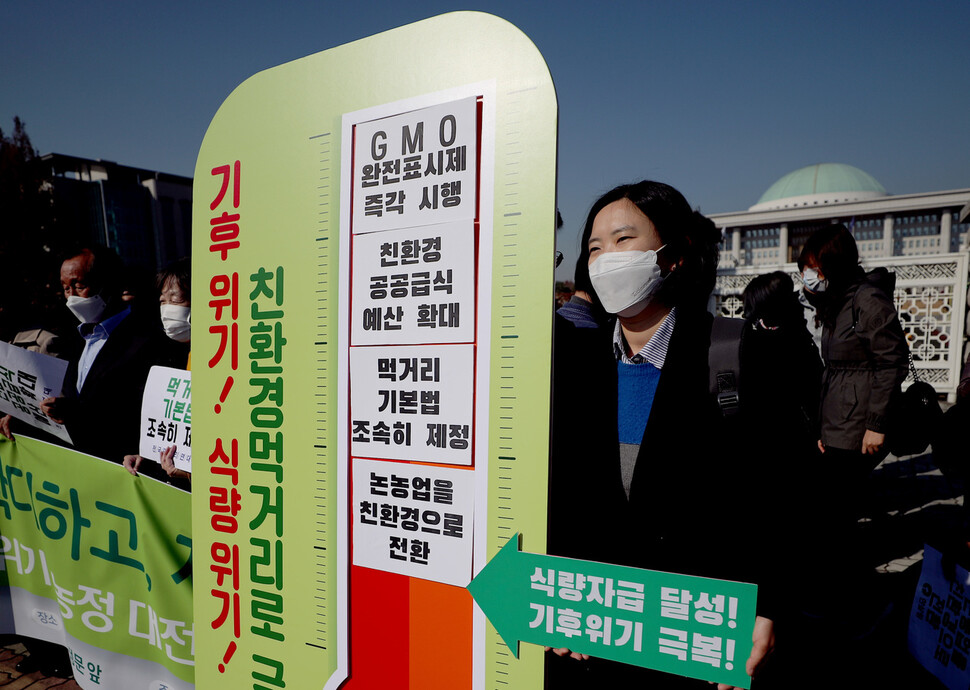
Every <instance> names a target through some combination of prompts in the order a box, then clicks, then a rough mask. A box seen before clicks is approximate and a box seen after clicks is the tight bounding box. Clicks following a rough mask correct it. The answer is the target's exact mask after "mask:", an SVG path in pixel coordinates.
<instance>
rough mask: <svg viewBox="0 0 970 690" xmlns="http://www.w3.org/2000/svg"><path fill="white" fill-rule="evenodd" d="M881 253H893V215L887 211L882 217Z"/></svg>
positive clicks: (889, 254)
mask: <svg viewBox="0 0 970 690" xmlns="http://www.w3.org/2000/svg"><path fill="white" fill-rule="evenodd" d="M882 255H883V256H892V255H893V216H892V214H891V213H887V214H886V215H885V216H884V217H883V219H882Z"/></svg>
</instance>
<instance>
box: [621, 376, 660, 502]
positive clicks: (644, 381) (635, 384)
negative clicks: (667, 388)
mask: <svg viewBox="0 0 970 690" xmlns="http://www.w3.org/2000/svg"><path fill="white" fill-rule="evenodd" d="M616 379H617V387H616V388H617V400H616V421H617V431H618V432H619V437H620V472H621V475H622V477H623V488H624V489H625V490H626V494H627V498H629V496H630V485H631V483H632V482H633V469H634V466H635V465H636V459H637V455H638V453H639V452H640V441H641V440H642V439H643V432H644V430H645V429H646V428H647V420H648V419H649V418H650V409H651V408H652V407H653V398H654V396H655V395H656V393H657V383H658V382H659V381H660V369H658V368H657V367H655V366H653V365H652V364H649V363H647V362H644V363H643V364H625V363H624V362H622V361H620V360H617V362H616Z"/></svg>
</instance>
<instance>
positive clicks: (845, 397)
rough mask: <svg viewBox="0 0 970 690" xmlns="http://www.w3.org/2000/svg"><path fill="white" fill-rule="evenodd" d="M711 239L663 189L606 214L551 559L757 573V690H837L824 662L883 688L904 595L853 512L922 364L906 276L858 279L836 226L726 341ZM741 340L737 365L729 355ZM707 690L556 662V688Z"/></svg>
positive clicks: (764, 283) (710, 573)
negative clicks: (885, 575) (835, 662)
mask: <svg viewBox="0 0 970 690" xmlns="http://www.w3.org/2000/svg"><path fill="white" fill-rule="evenodd" d="M720 239H721V236H720V233H719V232H718V231H717V230H716V228H715V226H714V224H713V223H712V222H711V221H710V220H709V219H707V218H705V217H704V216H702V215H701V214H699V213H698V212H696V211H692V210H691V208H690V206H689V205H688V203H687V201H686V200H685V199H684V197H683V196H682V195H681V194H680V193H679V192H677V191H676V190H675V189H673V188H671V187H669V186H668V185H665V184H662V183H657V182H649V181H644V182H640V183H637V184H631V185H623V186H620V187H617V188H615V189H613V190H611V191H610V192H608V193H606V194H605V195H604V196H602V197H601V198H600V199H599V200H598V201H597V202H596V203H594V204H593V206H592V208H591V210H590V212H589V215H588V218H587V220H586V224H585V228H584V232H583V234H582V239H581V245H580V257H579V260H578V262H577V265H576V273H575V285H576V293H575V294H574V295H573V297H572V298H571V299H570V300H569V301H568V302H567V303H565V304H562V305H561V306H559V309H558V310H557V317H556V326H555V357H554V384H553V386H554V395H553V434H552V453H551V459H550V491H549V535H548V540H549V541H548V544H549V553H551V554H555V555H561V556H569V557H573V558H582V559H588V560H595V561H605V562H610V563H617V564H621V565H628V566H635V567H640V568H648V569H653V570H662V571H668V572H677V573H685V574H690V575H699V576H707V577H714V578H718V579H727V580H743V581H748V582H754V583H756V584H758V585H759V594H758V611H757V613H758V618H757V622H756V625H755V632H754V648H753V651H752V655H751V658H750V659H749V660H748V662H747V667H746V671H747V672H748V674H749V675H752V676H756V677H757V676H758V675H759V671H762V670H763V669H764V670H765V673H763V674H761V678H760V679H756V683H755V685H754V686H753V687H756V688H758V687H762V688H764V687H769V688H771V687H783V688H791V687H809V686H812V687H814V686H816V685H818V684H819V683H821V684H822V685H826V684H828V681H829V680H831V678H830V677H829V676H827V675H825V674H824V673H823V674H822V675H819V674H818V673H807V672H805V673H803V672H802V671H807V670H808V668H811V667H814V668H815V669H817V670H820V671H821V670H822V666H824V663H825V660H826V659H831V658H833V657H838V658H841V659H848V660H851V664H848V665H846V664H842V665H840V671H839V679H838V682H837V683H836V685H837V686H839V687H871V686H872V685H871V684H872V683H878V682H880V680H879V679H883V680H886V678H887V675H889V674H892V673H893V671H892V670H891V669H892V668H893V667H892V665H888V664H886V663H885V654H886V653H890V654H892V653H893V652H892V651H890V650H886V649H873V648H872V646H871V645H869V644H868V641H869V638H871V637H872V635H873V633H874V631H875V630H876V629H877V628H878V627H879V625H880V624H881V623H882V622H883V621H884V619H885V618H886V616H887V615H888V613H889V611H890V610H891V608H892V604H891V603H889V602H887V601H886V599H884V598H880V597H879V596H875V595H873V583H872V579H873V577H872V576H874V574H875V572H874V570H873V569H872V567H871V565H870V566H867V565H866V564H865V563H864V561H863V559H862V558H861V553H862V549H861V548H860V547H861V544H860V530H859V517H860V513H861V509H862V496H863V495H864V492H865V489H866V485H867V483H868V482H869V481H870V480H871V473H872V471H873V469H874V468H875V467H876V465H877V464H878V463H879V462H880V461H881V460H882V459H884V458H885V457H886V456H887V454H888V452H889V451H888V447H889V444H888V442H887V434H892V432H893V429H890V428H889V424H890V422H889V420H890V419H891V412H892V409H893V407H894V406H896V405H898V404H899V400H900V398H901V396H902V393H901V384H902V383H903V380H904V379H905V377H906V373H907V370H908V367H909V349H908V346H907V342H906V338H905V336H904V333H903V330H902V327H901V324H900V321H899V318H898V315H897V312H896V309H895V306H894V304H893V285H894V277H893V275H892V274H890V273H888V272H887V271H886V270H885V269H877V270H876V271H872V272H869V273H866V272H865V271H864V270H863V269H862V267H861V266H860V261H859V254H858V250H857V247H856V244H855V240H854V238H853V236H852V233H851V231H849V230H848V229H847V228H846V227H845V226H843V225H840V224H833V225H831V226H828V227H825V228H822V229H820V230H818V231H817V232H815V233H814V234H813V235H812V236H811V237H810V238H809V240H808V242H807V244H806V245H805V248H804V250H803V251H802V253H801V256H800V257H798V265H799V270H800V273H801V285H799V286H797V287H796V285H795V283H794V282H793V281H792V279H791V277H789V276H788V275H787V274H784V273H781V272H775V273H771V274H766V275H762V276H758V277H756V278H754V279H753V280H752V281H751V283H750V284H749V285H748V287H747V289H746V290H745V292H744V295H743V301H744V320H743V325H741V324H740V323H737V321H735V323H736V324H737V325H736V326H735V327H734V330H731V329H730V328H729V329H728V330H724V329H723V326H719V325H718V323H723V321H724V320H723V319H715V318H714V317H713V315H712V314H710V313H709V311H708V309H709V307H710V303H711V295H712V290H713V288H714V282H715V271H716V265H717V246H718V243H719V242H720ZM727 321H734V320H730V319H728V320H727ZM731 333H734V334H735V335H725V334H731ZM725 347H726V350H725ZM732 349H733V352H734V353H735V354H734V357H735V360H736V362H737V363H736V365H735V366H734V369H735V370H734V371H730V370H731V366H729V365H728V366H722V365H723V357H724V355H723V354H716V353H723V352H724V351H728V352H730V351H731V350H732ZM718 358H720V359H718ZM721 369H726V370H728V371H727V372H721ZM721 373H729V374H731V376H729V377H728V378H726V379H725V378H722V377H721ZM715 379H716V380H715ZM725 381H730V382H733V386H734V387H733V388H731V387H730V386H726V387H725V388H721V385H722V383H724V382H725ZM903 423H905V420H903ZM911 597H912V593H910V598H911ZM776 636H777V652H776V653H773V651H775V650H776ZM903 643H904V640H903ZM780 660H783V661H780ZM782 664H783V665H782ZM846 667H850V668H851V670H850V671H845V670H843V669H844V668H846ZM888 682H889V683H890V685H889V686H893V687H894V685H892V683H893V679H892V678H889V679H888ZM759 683H760V684H759ZM705 685H706V684H705V683H702V682H698V681H692V680H690V679H686V678H675V677H672V676H669V675H666V674H662V673H660V672H656V671H649V670H646V669H642V668H636V667H633V666H629V665H625V664H620V663H615V662H608V661H604V660H601V659H596V658H590V657H589V656H588V655H585V654H578V653H575V652H572V651H571V650H569V649H553V650H549V653H548V654H547V658H546V687H547V688H552V689H554V690H558V689H560V688H594V687H595V688H599V687H616V688H621V687H631V688H632V687H664V688H668V687H698V688H700V687H705ZM725 687H726V686H721V688H722V690H723V688H725ZM887 687H888V686H887Z"/></svg>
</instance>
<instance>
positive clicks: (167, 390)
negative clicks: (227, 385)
mask: <svg viewBox="0 0 970 690" xmlns="http://www.w3.org/2000/svg"><path fill="white" fill-rule="evenodd" d="M170 446H176V450H175V457H174V458H173V460H174V462H175V466H176V467H177V468H179V469H180V470H185V471H186V472H191V471H192V374H191V373H190V372H188V371H185V370H183V369H172V368H170V367H152V370H151V372H150V373H149V374H148V381H146V382H145V394H144V396H143V397H142V403H141V441H140V442H139V450H138V453H139V455H141V456H142V457H144V458H148V459H149V460H154V461H156V462H158V461H159V459H160V458H161V455H162V451H163V450H165V449H166V448H168V447H170Z"/></svg>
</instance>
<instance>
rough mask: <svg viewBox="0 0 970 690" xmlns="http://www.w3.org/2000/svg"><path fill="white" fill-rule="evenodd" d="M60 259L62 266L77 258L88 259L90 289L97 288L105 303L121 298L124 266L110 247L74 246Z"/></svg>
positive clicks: (95, 245) (94, 245)
mask: <svg viewBox="0 0 970 690" xmlns="http://www.w3.org/2000/svg"><path fill="white" fill-rule="evenodd" d="M62 257H63V260H62V261H61V263H62V264H63V263H64V262H65V261H69V260H71V259H76V258H78V257H90V260H91V266H90V270H89V271H88V274H87V282H88V283H89V284H90V285H91V287H92V288H97V290H98V292H99V293H101V294H102V296H103V299H104V300H105V301H106V302H107V301H110V300H112V299H116V298H118V297H120V296H121V288H122V282H123V281H124V264H123V263H122V261H121V257H119V256H118V254H117V253H116V252H115V251H114V250H113V249H111V248H110V247H105V246H103V245H100V244H89V245H83V246H82V245H75V246H74V247H71V248H70V249H68V250H67V251H65V252H64V253H63V254H62Z"/></svg>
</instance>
